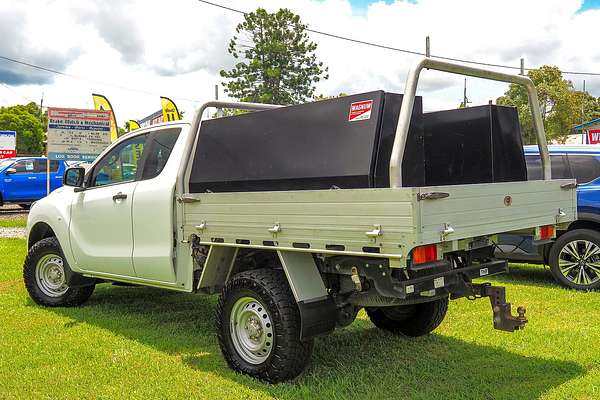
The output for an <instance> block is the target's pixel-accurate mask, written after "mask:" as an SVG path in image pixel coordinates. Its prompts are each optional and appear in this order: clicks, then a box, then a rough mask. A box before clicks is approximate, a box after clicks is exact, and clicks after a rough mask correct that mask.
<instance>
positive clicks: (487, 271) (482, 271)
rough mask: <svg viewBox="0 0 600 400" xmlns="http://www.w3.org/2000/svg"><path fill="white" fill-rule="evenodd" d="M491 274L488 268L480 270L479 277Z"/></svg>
mask: <svg viewBox="0 0 600 400" xmlns="http://www.w3.org/2000/svg"><path fill="white" fill-rule="evenodd" d="M489 273H490V271H489V270H488V269H487V268H481V269H480V270H479V276H486V275H487V274H489Z"/></svg>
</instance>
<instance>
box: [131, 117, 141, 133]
mask: <svg viewBox="0 0 600 400" xmlns="http://www.w3.org/2000/svg"><path fill="white" fill-rule="evenodd" d="M128 122H129V132H131V131H135V130H136V129H140V123H139V122H138V121H136V120H135V119H130V120H129V121H128Z"/></svg>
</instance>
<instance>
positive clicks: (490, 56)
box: [0, 0, 600, 123]
mask: <svg viewBox="0 0 600 400" xmlns="http://www.w3.org/2000/svg"><path fill="white" fill-rule="evenodd" d="M220 2H221V3H223V4H227V5H228V6H230V7H234V8H239V9H242V10H252V9H254V8H256V7H258V6H262V7H265V8H267V9H269V10H276V9H277V8H279V7H284V6H287V7H289V8H291V9H292V10H293V11H295V12H297V13H299V14H300V15H301V17H302V19H303V21H304V22H305V23H308V24H309V25H310V27H311V28H313V29H316V30H321V31H326V32H331V33H335V34H338V35H342V36H349V37H353V38H356V39H360V40H364V41H369V42H376V43H381V44H385V45H388V46H394V47H400V48H406V49H411V50H417V51H423V50H424V47H425V36H427V35H430V36H431V40H432V53H433V54H438V55H446V56H452V57H457V58H465V59H476V60H482V61H487V62H491V63H502V64H511V65H514V66H518V65H519V58H520V57H525V59H526V64H527V66H536V65H540V64H556V65H559V66H560V67H561V68H564V69H569V70H587V71H600V50H598V49H596V48H595V47H594V45H595V42H594V40H595V38H596V37H597V34H596V33H595V31H594V30H595V25H596V24H597V21H598V20H600V11H598V10H590V11H586V12H582V13H578V10H579V8H580V6H581V0H530V1H520V0H503V1H483V0H453V1H448V0H420V1H417V2H416V3H414V2H408V1H396V2H394V3H392V4H386V2H383V1H380V2H377V3H373V4H371V5H370V6H369V7H368V8H367V9H366V11H364V12H361V13H358V14H357V13H356V10H353V9H352V7H351V5H350V2H349V1H348V0H321V1H315V0H231V1H225V0H221V1H220ZM15 3H16V4H15ZM107 4H110V6H108V5H107ZM241 20H242V17H241V16H240V15H239V14H236V13H232V12H230V11H226V10H222V9H219V8H215V7H212V6H209V5H205V4H202V3H199V2H197V1H195V0H178V1H171V2H165V1H160V0H121V1H119V2H106V1H100V0H79V1H76V0H21V1H19V2H15V1H14V0H0V37H1V39H0V55H5V56H8V57H12V58H17V59H22V60H25V61H30V62H33V63H36V64H41V65H45V66H49V67H52V68H56V69H59V70H63V71H65V72H67V73H69V74H73V75H76V76H81V77H88V78H91V79H93V80H94V81H93V82H91V81H85V80H83V81H82V80H74V79H71V78H68V77H62V76H51V75H48V74H47V73H45V72H41V71H35V70H32V69H30V68H28V67H20V66H15V65H12V64H9V63H7V62H4V61H0V81H2V82H5V83H7V84H10V85H11V88H12V91H9V90H7V89H5V88H3V87H2V86H0V105H6V104H12V103H15V102H23V101H24V100H23V98H22V97H21V96H25V97H27V98H31V99H38V98H39V97H40V95H41V92H44V93H45V99H46V101H45V104H47V105H54V106H70V107H90V106H91V93H92V92H100V93H103V94H105V95H106V96H107V97H108V98H109V99H110V100H111V102H112V103H113V106H114V107H115V109H116V113H117V117H118V119H119V122H120V123H123V122H124V121H125V120H126V119H129V118H141V117H143V116H145V115H147V114H149V113H151V112H153V111H155V110H157V109H158V108H159V99H158V95H159V94H162V95H166V96H169V97H172V98H173V99H174V100H175V101H176V102H177V103H178V105H179V107H180V108H182V109H184V110H185V111H186V112H187V115H188V116H190V115H191V114H192V111H193V109H194V107H195V106H197V105H198V103H194V102H191V101H185V100H182V99H195V100H199V101H200V100H206V99H210V98H212V97H213V95H214V85H215V84H216V83H220V82H221V81H222V79H221V78H220V77H219V75H218V71H219V70H220V69H221V68H229V67H230V66H231V65H232V59H231V57H230V56H229V54H228V53H227V44H228V42H229V40H230V38H231V36H232V35H233V33H234V30H235V26H236V25H237V24H238V23H239V22H240V21H241ZM311 37H312V38H313V40H315V41H316V42H317V43H318V45H319V48H318V55H319V58H320V59H321V60H322V61H323V62H324V63H325V64H326V65H327V66H328V67H329V75H330V79H329V80H328V81H325V82H322V83H320V84H319V86H318V92H320V93H324V94H337V93H339V92H346V93H357V92H361V91H370V90H376V89H383V90H388V91H397V92H401V91H402V90H403V87H404V81H405V79H406V72H407V70H408V68H409V66H410V64H411V62H412V61H414V59H415V57H414V56H411V55H407V54H402V53H397V52H393V51H389V50H384V49H377V48H372V47H368V46H364V45H359V44H352V43H348V42H344V41H340V40H338V39H334V38H328V37H324V36H322V35H317V34H311ZM569 78H570V79H573V81H574V84H576V86H577V87H580V86H581V80H582V79H583V78H581V77H569ZM586 79H587V87H588V89H589V90H590V91H591V92H592V94H594V95H596V96H599V95H600V78H591V77H589V78H586ZM99 82H105V83H110V84H111V85H103V84H101V83H99ZM462 85H463V78H461V77H458V76H453V75H448V74H443V73H436V72H431V71H425V72H424V73H423V75H422V80H421V82H420V85H419V93H420V94H421V95H423V96H424V105H425V108H426V109H429V110H431V109H439V108H452V107H456V106H457V105H458V104H459V103H460V101H461V100H462ZM119 87H122V88H125V87H126V88H134V89H138V90H140V91H143V92H150V93H151V94H147V93H141V92H139V91H129V90H124V89H121V88H119ZM468 87H469V93H468V95H469V97H470V99H471V100H472V101H473V102H474V104H477V103H480V104H482V103H487V101H488V100H489V99H495V98H496V97H498V96H499V95H501V94H502V92H503V91H504V90H506V85H504V84H498V83H488V82H484V81H480V80H476V79H469V80H468ZM16 93H18V94H16Z"/></svg>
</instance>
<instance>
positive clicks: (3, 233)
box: [0, 228, 26, 238]
mask: <svg viewBox="0 0 600 400" xmlns="http://www.w3.org/2000/svg"><path fill="white" fill-rule="evenodd" d="M25 233H26V231H25V228H0V238H24V237H25Z"/></svg>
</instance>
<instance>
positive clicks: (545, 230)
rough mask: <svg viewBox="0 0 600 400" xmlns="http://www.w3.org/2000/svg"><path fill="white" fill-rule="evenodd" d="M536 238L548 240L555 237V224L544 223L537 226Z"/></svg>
mask: <svg viewBox="0 0 600 400" xmlns="http://www.w3.org/2000/svg"><path fill="white" fill-rule="evenodd" d="M535 236H536V239H538V240H547V239H553V238H554V237H555V236H556V229H555V228H554V225H544V226H540V227H539V228H537V232H536V235H535Z"/></svg>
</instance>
